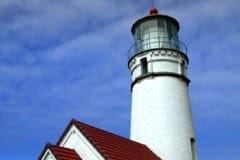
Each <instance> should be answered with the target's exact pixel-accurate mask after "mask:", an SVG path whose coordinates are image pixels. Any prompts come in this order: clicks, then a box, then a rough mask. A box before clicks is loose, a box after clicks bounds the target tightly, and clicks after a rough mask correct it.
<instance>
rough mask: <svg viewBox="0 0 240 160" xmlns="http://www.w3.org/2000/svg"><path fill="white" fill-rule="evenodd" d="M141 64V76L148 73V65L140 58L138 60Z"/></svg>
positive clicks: (144, 59)
mask: <svg viewBox="0 0 240 160" xmlns="http://www.w3.org/2000/svg"><path fill="white" fill-rule="evenodd" d="M140 63H141V71H142V75H143V74H146V73H147V72H148V63H147V58H142V59H141V60H140Z"/></svg>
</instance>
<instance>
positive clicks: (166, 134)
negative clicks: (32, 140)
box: [39, 8, 197, 160]
mask: <svg viewBox="0 0 240 160" xmlns="http://www.w3.org/2000/svg"><path fill="white" fill-rule="evenodd" d="M131 31H132V34H133V36H134V38H135V43H134V46H133V47H132V48H131V50H130V51H129V61H128V66H129V70H130V72H131V77H132V85H131V89H132V114H131V137H130V139H131V140H130V139H126V138H123V137H121V136H118V135H114V134H112V133H109V132H107V131H103V130H101V129H98V128H95V127H92V126H89V125H87V124H84V123H81V122H79V121H77V120H72V121H71V122H70V124H69V125H68V127H67V128H66V130H65V131H64V133H63V135H62V136H61V137H60V139H59V141H58V143H57V144H56V145H51V144H49V143H48V144H47V145H46V146H45V148H44V150H43V151H42V153H41V155H40V156H39V160H80V159H82V160H106V159H111V160H160V159H163V160H197V151H196V144H195V141H196V140H195V135H194V128H193V120H192V113H191V106H190V100H189V93H188V84H189V82H190V80H189V79H188V76H187V69H188V56H187V50H186V47H185V45H184V44H183V43H182V42H181V41H179V39H178V31H179V24H178V22H177V21H176V20H175V19H174V18H172V17H170V16H167V15H163V14H158V11H157V9H156V8H152V9H151V10H150V14H149V15H148V16H146V17H143V18H141V19H139V20H137V21H136V22H135V23H134V24H133V26H132V30H131Z"/></svg>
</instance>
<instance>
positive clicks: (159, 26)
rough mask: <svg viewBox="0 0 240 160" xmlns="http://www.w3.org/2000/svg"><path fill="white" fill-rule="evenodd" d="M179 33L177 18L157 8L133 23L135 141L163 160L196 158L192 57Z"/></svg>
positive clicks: (131, 63)
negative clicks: (189, 66)
mask: <svg viewBox="0 0 240 160" xmlns="http://www.w3.org/2000/svg"><path fill="white" fill-rule="evenodd" d="M179 29H180V27H179V23H178V21H177V20H176V19H175V18H173V17H170V16H168V15H164V14H160V13H158V10H157V9H156V8H152V9H151V10H150V13H149V15H147V16H145V17H143V18H140V19H138V20H137V21H136V22H135V23H134V24H133V25H132V29H131V32H132V35H133V37H134V41H135V43H134V45H133V46H132V47H131V48H130V50H129V59H128V68H129V70H130V73H131V78H132V84H131V92H132V109H131V133H130V138H131V140H134V141H138V142H140V143H143V144H145V145H147V146H148V147H149V148H150V149H151V150H152V151H153V152H154V153H155V154H157V155H158V156H159V157H161V159H163V160H197V159H198V158H197V149H196V144H195V143H196V139H195V134H194V127H193V119H192V112H191V105H190V98H189V91H188V86H189V82H190V80H189V78H188V75H187V71H188V63H189V59H188V56H187V48H186V46H185V45H184V43H183V42H181V41H180V40H179V38H178V31H179Z"/></svg>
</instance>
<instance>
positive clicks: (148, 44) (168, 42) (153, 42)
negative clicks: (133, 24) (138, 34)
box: [128, 37, 187, 59]
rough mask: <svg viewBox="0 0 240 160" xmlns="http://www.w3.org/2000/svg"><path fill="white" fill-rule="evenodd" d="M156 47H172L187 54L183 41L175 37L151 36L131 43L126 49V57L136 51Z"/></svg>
mask: <svg viewBox="0 0 240 160" xmlns="http://www.w3.org/2000/svg"><path fill="white" fill-rule="evenodd" d="M158 48H162V49H173V50H177V51H180V52H182V53H184V54H187V47H186V45H185V44H184V43H183V42H181V41H179V40H177V39H168V38H164V37H153V38H149V39H144V40H139V41H137V42H136V43H135V44H133V45H132V46H131V47H130V48H129V50H128V59H130V58H131V57H132V56H134V55H135V54H137V53H140V52H143V51H147V50H151V49H158Z"/></svg>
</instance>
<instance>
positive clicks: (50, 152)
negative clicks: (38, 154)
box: [41, 149, 57, 160]
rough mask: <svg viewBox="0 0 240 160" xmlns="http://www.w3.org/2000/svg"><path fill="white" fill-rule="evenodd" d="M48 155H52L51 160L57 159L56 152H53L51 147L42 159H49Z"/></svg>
mask: <svg viewBox="0 0 240 160" xmlns="http://www.w3.org/2000/svg"><path fill="white" fill-rule="evenodd" d="M48 156H51V158H52V159H51V160H57V159H56V157H55V156H54V154H53V153H52V151H51V150H50V149H47V150H46V151H45V153H44V155H43V156H42V158H41V160H49V159H47V158H48Z"/></svg>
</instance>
